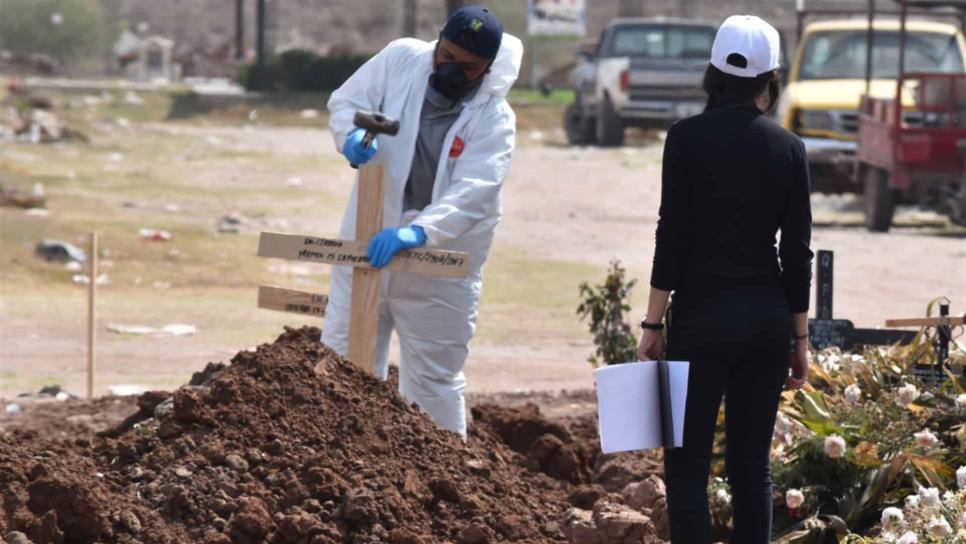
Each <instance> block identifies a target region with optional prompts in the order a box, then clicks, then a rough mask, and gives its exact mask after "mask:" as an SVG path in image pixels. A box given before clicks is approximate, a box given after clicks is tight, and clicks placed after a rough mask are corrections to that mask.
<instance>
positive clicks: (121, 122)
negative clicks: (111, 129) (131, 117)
mask: <svg viewBox="0 0 966 544" xmlns="http://www.w3.org/2000/svg"><path fill="white" fill-rule="evenodd" d="M114 124H115V125H117V126H119V127H121V128H131V121H128V119H127V117H118V118H117V119H115V120H114Z"/></svg>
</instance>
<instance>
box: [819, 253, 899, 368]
mask: <svg viewBox="0 0 966 544" xmlns="http://www.w3.org/2000/svg"><path fill="white" fill-rule="evenodd" d="M834 265H835V254H834V253H833V252H831V251H825V250H820V251H819V252H818V255H817V259H816V260H815V276H816V282H815V283H816V285H815V319H809V320H808V335H809V338H810V340H811V343H812V346H814V347H815V348H816V349H825V348H828V347H833V346H835V347H838V348H840V349H843V350H849V349H852V348H854V347H855V346H856V345H867V346H887V345H890V344H896V343H900V344H908V343H909V342H912V340H913V339H914V338H915V337H916V333H915V332H912V331H901V330H893V329H857V328H855V324H853V323H852V321H850V320H848V319H835V318H833V317H832V315H833V314H832V290H833V278H834V274H833V272H834Z"/></svg>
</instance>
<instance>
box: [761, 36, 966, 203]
mask: <svg viewBox="0 0 966 544" xmlns="http://www.w3.org/2000/svg"><path fill="white" fill-rule="evenodd" d="M868 28H869V25H868V22H867V20H861V19H840V20H829V21H816V22H814V23H811V24H809V25H808V26H806V27H805V32H804V34H803V35H802V39H801V40H800V42H799V46H798V51H797V53H796V54H795V59H794V62H793V64H792V68H791V73H790V75H789V80H788V83H787V85H786V86H785V89H784V90H783V91H782V96H781V98H780V100H779V106H778V119H779V121H780V122H781V124H782V126H784V127H785V128H787V129H789V130H791V131H793V132H795V133H797V134H798V135H799V136H801V137H802V140H803V141H804V142H805V149H806V151H807V153H808V160H809V165H810V167H811V172H812V191H813V192H817V193H846V192H861V191H862V188H861V186H860V185H859V184H857V183H855V182H854V181H853V173H854V169H855V153H856V147H857V144H856V137H857V133H858V127H859V102H860V100H861V98H862V94H863V93H865V64H866V35H867V34H868ZM873 29H874V44H875V45H874V46H873V50H872V53H873V54H872V81H871V82H870V83H871V85H870V89H869V90H870V94H871V96H873V97H875V98H889V97H892V96H894V94H895V92H896V76H897V73H898V67H899V61H898V59H899V23H898V22H897V21H894V20H877V21H875V23H874V24H873ZM906 29H907V33H908V34H907V36H908V45H907V49H906V65H905V69H906V71H907V72H940V73H963V72H964V71H966V42H964V39H963V35H962V33H961V32H960V31H959V29H958V28H957V27H956V26H954V25H952V24H947V23H940V22H933V21H922V20H911V21H908V22H907V23H906ZM902 106H903V110H904V113H903V121H904V122H905V123H907V124H910V125H916V124H921V123H922V118H921V117H922V116H921V114H920V113H919V112H918V111H916V110H915V102H914V98H913V94H912V93H909V92H903V95H902Z"/></svg>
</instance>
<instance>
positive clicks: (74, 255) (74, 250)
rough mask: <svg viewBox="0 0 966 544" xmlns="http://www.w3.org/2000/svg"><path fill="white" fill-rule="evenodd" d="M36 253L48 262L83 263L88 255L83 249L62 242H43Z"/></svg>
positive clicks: (38, 245)
mask: <svg viewBox="0 0 966 544" xmlns="http://www.w3.org/2000/svg"><path fill="white" fill-rule="evenodd" d="M36 253H37V256H39V257H41V258H43V259H44V260H47V261H57V262H67V261H77V262H80V263H82V262H85V261H86V260H87V253H85V252H84V250H83V249H81V248H79V247H77V246H75V245H73V244H69V243H67V242H64V241H61V240H42V241H41V242H40V243H38V244H37V249H36Z"/></svg>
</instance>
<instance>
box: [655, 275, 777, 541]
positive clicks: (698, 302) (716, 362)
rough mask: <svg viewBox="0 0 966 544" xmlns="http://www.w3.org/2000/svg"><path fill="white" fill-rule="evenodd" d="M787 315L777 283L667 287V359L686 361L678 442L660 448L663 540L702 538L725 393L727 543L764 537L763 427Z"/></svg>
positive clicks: (769, 426)
mask: <svg viewBox="0 0 966 544" xmlns="http://www.w3.org/2000/svg"><path fill="white" fill-rule="evenodd" d="M791 333H792V319H791V313H790V312H789V309H788V304H787V303H786V302H785V298H784V295H783V294H782V291H781V290H780V289H779V288H778V287H777V286H775V287H741V288H733V289H729V290H726V291H719V292H715V293H712V294H707V295H701V296H692V295H689V294H686V293H685V294H676V295H675V299H674V303H673V306H672V316H671V323H670V328H669V332H668V359H669V360H680V361H690V362H691V372H690V378H689V380H688V398H687V408H686V412H685V429H684V447H683V448H676V449H672V450H666V452H665V461H664V468H665V478H666V482H667V493H668V510H669V518H670V524H671V542H672V543H673V544H708V543H710V542H711V519H710V514H709V508H708V493H707V486H708V476H709V471H710V466H711V450H712V445H713V441H714V431H715V422H716V420H717V416H718V410H719V407H720V406H721V397H722V394H724V397H725V418H726V423H725V439H726V453H725V464H726V467H727V469H726V470H727V475H728V483H729V485H730V487H731V495H732V506H733V512H734V535H733V536H732V540H731V541H732V542H734V543H738V544H767V543H768V542H770V533H771V514H772V483H771V473H770V471H769V457H770V452H771V439H772V431H773V429H774V425H775V416H776V414H777V411H778V403H779V397H780V394H781V391H782V386H783V383H784V380H785V377H786V376H787V374H788V361H789V356H790V339H791Z"/></svg>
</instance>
